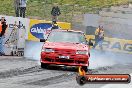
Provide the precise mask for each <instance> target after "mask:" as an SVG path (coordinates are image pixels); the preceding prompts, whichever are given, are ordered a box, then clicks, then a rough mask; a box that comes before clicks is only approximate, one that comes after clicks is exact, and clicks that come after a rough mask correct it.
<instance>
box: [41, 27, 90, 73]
mask: <svg viewBox="0 0 132 88" xmlns="http://www.w3.org/2000/svg"><path fill="white" fill-rule="evenodd" d="M40 41H41V42H42V41H43V42H45V43H44V45H43V47H42V51H41V67H42V68H45V67H47V66H48V65H50V64H55V65H66V66H82V67H83V69H84V70H85V71H87V67H88V66H89V58H90V51H89V49H90V48H89V44H91V45H92V43H88V42H87V40H86V38H85V35H84V33H82V32H78V31H72V30H53V31H52V32H51V33H50V34H49V36H48V38H47V40H44V39H43V40H40Z"/></svg>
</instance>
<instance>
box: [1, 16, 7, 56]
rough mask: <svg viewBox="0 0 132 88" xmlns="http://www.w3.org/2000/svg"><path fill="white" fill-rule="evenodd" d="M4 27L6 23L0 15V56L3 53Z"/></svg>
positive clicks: (5, 27)
mask: <svg viewBox="0 0 132 88" xmlns="http://www.w3.org/2000/svg"><path fill="white" fill-rule="evenodd" d="M6 29H7V24H6V20H5V17H1V19H0V56H1V55H4V49H3V47H4V46H3V39H4V35H5V32H6Z"/></svg>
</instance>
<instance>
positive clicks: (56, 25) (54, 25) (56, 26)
mask: <svg viewBox="0 0 132 88" xmlns="http://www.w3.org/2000/svg"><path fill="white" fill-rule="evenodd" d="M53 29H60V27H59V26H58V24H57V23H56V22H55V23H54V22H53V24H52V30H53Z"/></svg>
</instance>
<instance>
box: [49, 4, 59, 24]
mask: <svg viewBox="0 0 132 88" xmlns="http://www.w3.org/2000/svg"><path fill="white" fill-rule="evenodd" d="M60 14H61V12H60V9H59V7H58V6H57V5H56V4H55V5H54V6H53V8H52V11H51V15H52V22H56V21H57V16H59V15H60Z"/></svg>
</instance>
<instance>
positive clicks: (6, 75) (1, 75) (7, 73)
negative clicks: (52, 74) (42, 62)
mask: <svg viewBox="0 0 132 88" xmlns="http://www.w3.org/2000/svg"><path fill="white" fill-rule="evenodd" d="M40 71H44V70H43V69H41V67H40V66H33V67H30V68H26V69H23V68H16V69H11V70H9V71H5V72H0V79H2V78H9V77H14V76H19V75H23V74H29V73H33V72H40Z"/></svg>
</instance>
